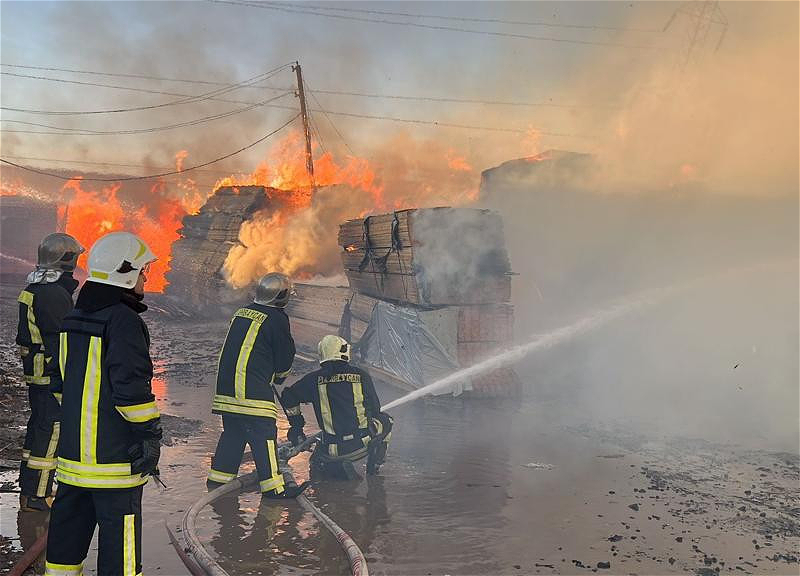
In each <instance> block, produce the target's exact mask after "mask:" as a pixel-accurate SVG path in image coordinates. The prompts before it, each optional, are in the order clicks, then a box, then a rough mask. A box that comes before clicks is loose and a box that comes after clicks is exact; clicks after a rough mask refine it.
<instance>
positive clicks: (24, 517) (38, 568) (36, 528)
mask: <svg viewBox="0 0 800 576" xmlns="http://www.w3.org/2000/svg"><path fill="white" fill-rule="evenodd" d="M49 519H50V512H47V511H24V512H23V511H19V512H17V533H18V534H19V541H20V544H21V546H22V549H23V550H25V551H26V552H27V551H28V550H29V549H30V548H31V547H32V546H33V544H34V542H36V541H37V540H38V539H39V536H41V535H42V534H44V532H45V530H47V521H48V520H49ZM33 569H34V571H35V572H36V574H44V550H43V551H42V553H41V554H40V555H39V557H38V558H36V561H35V562H34V563H33Z"/></svg>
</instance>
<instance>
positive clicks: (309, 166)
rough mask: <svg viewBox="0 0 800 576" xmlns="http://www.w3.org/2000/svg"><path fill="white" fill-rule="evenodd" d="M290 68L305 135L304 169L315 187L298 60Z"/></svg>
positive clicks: (309, 133) (312, 159) (308, 129)
mask: <svg viewBox="0 0 800 576" xmlns="http://www.w3.org/2000/svg"><path fill="white" fill-rule="evenodd" d="M292 70H294V72H295V74H297V97H298V98H300V116H301V117H302V118H303V132H304V133H305V135H306V170H307V171H308V177H309V178H310V179H311V187H312V188H315V187H316V184H315V183H314V158H313V157H312V156H311V129H310V128H309V126H308V112H307V111H306V94H305V92H304V91H303V71H302V70H300V62H295V63H294V66H292Z"/></svg>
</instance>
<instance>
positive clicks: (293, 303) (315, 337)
mask: <svg viewBox="0 0 800 576" xmlns="http://www.w3.org/2000/svg"><path fill="white" fill-rule="evenodd" d="M294 289H295V295H294V296H292V298H291V299H290V300H289V304H288V305H287V306H286V314H288V315H289V320H290V322H291V326H292V336H293V337H294V340H295V344H296V345H297V346H298V348H300V349H306V350H311V351H313V352H316V348H317V343H318V342H319V341H320V340H322V337H323V336H325V335H327V334H338V333H339V323H340V322H341V319H342V310H344V308H345V306H346V304H347V301H348V299H349V298H350V297H351V294H352V293H351V292H350V289H349V288H347V287H346V286H317V285H313V284H297V283H295V285H294Z"/></svg>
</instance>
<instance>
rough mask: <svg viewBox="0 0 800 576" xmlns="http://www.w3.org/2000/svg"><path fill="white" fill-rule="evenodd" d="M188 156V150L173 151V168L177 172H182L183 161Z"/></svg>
mask: <svg viewBox="0 0 800 576" xmlns="http://www.w3.org/2000/svg"><path fill="white" fill-rule="evenodd" d="M188 156H189V152H188V151H187V150H178V152H176V153H175V170H177V171H178V172H183V161H184V160H186V158H187V157H188Z"/></svg>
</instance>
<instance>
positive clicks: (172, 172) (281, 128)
mask: <svg viewBox="0 0 800 576" xmlns="http://www.w3.org/2000/svg"><path fill="white" fill-rule="evenodd" d="M299 116H300V114H295V115H294V116H292V117H291V118H290V119H289V120H288V121H287V122H285V123H284V124H283V125H282V126H280V127H279V128H276V129H275V130H273V131H272V132H270V133H269V134H266V135H264V136H262V137H261V138H259V139H258V140H256V141H255V142H252V143H250V144H248V145H247V146H244V147H242V148H239V149H238V150H236V151H234V152H231V153H230V154H225V155H224V156H220V157H219V158H215V159H214V160H209V161H208V162H203V163H202V164H196V165H195V166H189V167H188V168H184V169H183V170H173V171H170V172H162V173H160V174H150V175H149V176H127V177H125V178H83V180H84V181H86V182H127V181H131V180H151V179H153V178H161V177H163V176H172V175H174V174H183V173H186V172H189V171H191V170H196V169H198V168H203V167H205V166H210V165H211V164H215V163H217V162H221V161H222V160H227V159H228V158H230V157H231V156H235V155H236V154H239V153H240V152H244V151H245V150H247V149H249V148H252V147H253V146H256V145H257V144H260V143H261V142H263V141H264V140H266V139H267V138H269V137H270V136H272V135H274V134H277V133H278V132H280V131H281V130H283V129H284V128H286V127H287V126H288V125H289V124H291V123H292V122H294V121H295V120H296V119H297V118H298V117H299ZM0 162H3V163H4V164H8V165H10V166H14V167H16V168H20V169H21V170H27V171H28V172H34V173H36V174H41V175H42V176H52V177H53V178H58V179H59V180H72V179H73V178H68V177H65V176H61V175H60V174H53V173H52V172H46V171H44V170H38V169H36V168H31V167H30V166H23V165H21V164H17V163H15V162H11V161H9V160H6V159H5V158H0Z"/></svg>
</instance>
